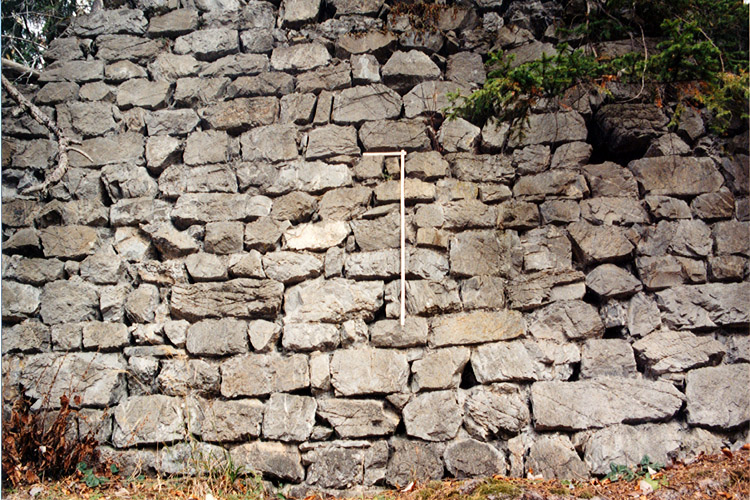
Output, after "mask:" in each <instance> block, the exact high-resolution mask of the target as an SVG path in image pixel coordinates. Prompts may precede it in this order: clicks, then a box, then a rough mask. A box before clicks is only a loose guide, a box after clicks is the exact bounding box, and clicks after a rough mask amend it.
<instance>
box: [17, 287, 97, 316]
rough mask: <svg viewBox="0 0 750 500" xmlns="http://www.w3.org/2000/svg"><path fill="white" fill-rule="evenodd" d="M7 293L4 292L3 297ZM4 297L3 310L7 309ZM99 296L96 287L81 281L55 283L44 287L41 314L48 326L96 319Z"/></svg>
mask: <svg viewBox="0 0 750 500" xmlns="http://www.w3.org/2000/svg"><path fill="white" fill-rule="evenodd" d="M4 294H5V292H3V295H4ZM5 300H6V299H5V297H3V303H4V304H3V309H4V308H5V307H4V306H5ZM98 306H99V294H98V293H97V290H96V288H95V287H94V286H92V285H90V284H88V283H85V282H81V281H63V280H59V281H53V282H51V283H47V284H46V285H44V290H43V291H42V296H41V309H40V313H41V316H42V320H43V321H44V322H45V323H46V324H48V325H54V324H57V323H75V322H77V321H87V320H91V319H96V317H97V311H98Z"/></svg>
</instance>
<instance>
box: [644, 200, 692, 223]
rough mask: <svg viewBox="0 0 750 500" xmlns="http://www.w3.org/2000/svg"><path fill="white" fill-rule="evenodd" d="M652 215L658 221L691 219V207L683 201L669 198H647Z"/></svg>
mask: <svg viewBox="0 0 750 500" xmlns="http://www.w3.org/2000/svg"><path fill="white" fill-rule="evenodd" d="M646 204H647V205H648V208H649V211H650V212H651V215H653V216H654V217H656V218H658V219H690V218H691V217H692V215H691V213H690V207H688V204H687V203H685V201H683V200H679V199H677V198H670V197H668V196H653V195H649V196H646Z"/></svg>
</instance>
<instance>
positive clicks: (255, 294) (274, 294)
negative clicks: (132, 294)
mask: <svg viewBox="0 0 750 500" xmlns="http://www.w3.org/2000/svg"><path fill="white" fill-rule="evenodd" d="M283 290H284V285H282V284H281V283H279V282H277V281H273V280H252V279H247V278H239V279H234V280H230V281H226V282H223V283H196V284H193V285H176V286H174V287H173V288H172V300H171V303H170V310H171V312H172V314H173V315H175V316H177V317H180V318H184V319H187V320H190V321H194V320H197V319H202V318H215V317H222V316H230V317H237V318H254V317H266V316H275V315H276V314H277V313H278V311H279V309H280V307H281V298H282V295H281V294H282V291H283Z"/></svg>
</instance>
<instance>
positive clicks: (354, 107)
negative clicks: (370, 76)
mask: <svg viewBox="0 0 750 500" xmlns="http://www.w3.org/2000/svg"><path fill="white" fill-rule="evenodd" d="M400 114H401V97H400V96H399V95H398V94H397V93H396V92H394V91H393V90H391V89H389V88H388V87H386V86H385V85H382V84H379V83H375V84H371V85H361V86H358V87H353V88H350V89H344V90H342V91H341V92H340V93H339V94H337V95H336V96H335V97H334V99H333V115H332V118H331V119H332V120H333V122H334V123H338V124H343V125H354V124H359V123H362V122H364V121H372V120H387V119H391V118H398V117H399V115H400Z"/></svg>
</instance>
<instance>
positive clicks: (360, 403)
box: [318, 398, 400, 439]
mask: <svg viewBox="0 0 750 500" xmlns="http://www.w3.org/2000/svg"><path fill="white" fill-rule="evenodd" d="M318 415H319V416H320V417H321V418H322V419H324V420H326V421H328V423H329V424H331V426H333V428H334V430H335V431H336V434H337V435H338V436H339V437H341V438H342V439H351V438H363V437H373V436H388V435H391V434H393V432H394V431H395V429H396V425H398V423H399V421H400V418H399V416H398V415H397V414H395V413H393V412H392V411H390V410H386V409H385V406H384V404H383V402H382V401H371V400H364V399H343V398H327V399H322V400H320V401H319V402H318Z"/></svg>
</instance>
